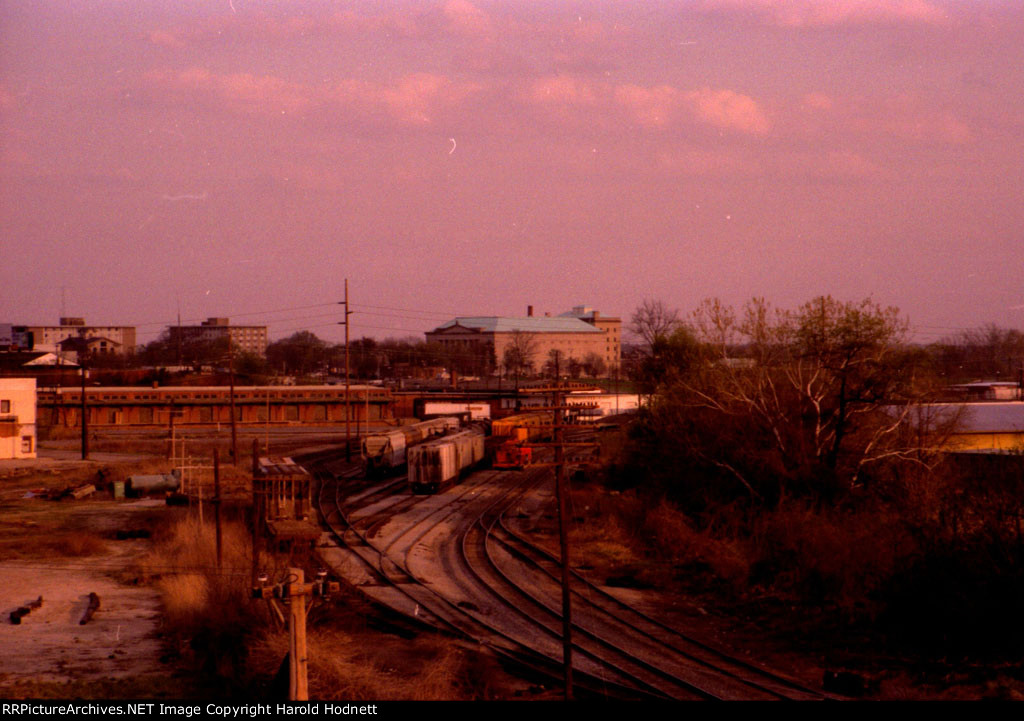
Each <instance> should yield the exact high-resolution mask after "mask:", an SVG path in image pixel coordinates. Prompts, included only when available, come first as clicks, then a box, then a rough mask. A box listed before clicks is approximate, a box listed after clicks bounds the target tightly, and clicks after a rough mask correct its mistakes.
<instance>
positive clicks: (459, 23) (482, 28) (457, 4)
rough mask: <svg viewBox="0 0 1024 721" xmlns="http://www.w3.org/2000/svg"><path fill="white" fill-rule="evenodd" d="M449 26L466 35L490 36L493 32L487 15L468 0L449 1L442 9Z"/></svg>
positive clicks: (454, 30)
mask: <svg viewBox="0 0 1024 721" xmlns="http://www.w3.org/2000/svg"><path fill="white" fill-rule="evenodd" d="M441 12H442V13H443V15H444V18H445V20H446V21H447V26H448V28H449V29H450V30H452V31H453V32H456V33H459V34H464V35H489V34H490V33H491V32H492V31H493V30H494V28H493V26H492V24H491V19H490V17H488V15H487V13H485V12H484V11H482V10H480V8H478V7H476V6H475V5H473V3H471V2H467V0H448V2H446V3H445V4H444V6H443V7H442V8H441Z"/></svg>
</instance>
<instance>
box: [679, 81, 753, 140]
mask: <svg viewBox="0 0 1024 721" xmlns="http://www.w3.org/2000/svg"><path fill="white" fill-rule="evenodd" d="M686 99H687V100H688V101H689V103H690V104H691V106H692V107H693V109H694V111H695V112H696V114H697V116H698V117H699V118H701V119H702V120H704V121H706V122H708V123H710V124H712V125H715V126H717V127H720V128H727V129H730V130H739V131H742V132H745V133H753V134H755V135H764V134H766V133H767V132H768V131H769V130H770V129H771V123H770V122H769V121H768V118H767V116H766V115H765V112H764V110H763V109H762V108H761V106H760V105H759V104H758V103H757V101H756V100H754V99H753V98H751V97H749V96H747V95H742V94H740V93H737V92H734V91H732V90H713V89H711V88H704V89H702V90H697V91H695V92H691V93H687V95H686Z"/></svg>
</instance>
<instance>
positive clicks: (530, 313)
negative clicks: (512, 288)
mask: <svg viewBox="0 0 1024 721" xmlns="http://www.w3.org/2000/svg"><path fill="white" fill-rule="evenodd" d="M526 317H527V318H532V317H533V306H532V305H528V306H526Z"/></svg>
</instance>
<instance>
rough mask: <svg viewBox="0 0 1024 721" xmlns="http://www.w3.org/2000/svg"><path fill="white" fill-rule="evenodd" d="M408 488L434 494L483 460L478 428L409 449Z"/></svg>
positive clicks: (414, 491)
mask: <svg viewBox="0 0 1024 721" xmlns="http://www.w3.org/2000/svg"><path fill="white" fill-rule="evenodd" d="M407 455H408V459H409V487H410V488H411V489H412V492H413V493H437V492H438V491H439V490H441V488H443V487H444V486H445V485H447V484H449V483H456V482H458V480H459V479H460V478H461V477H462V476H463V474H465V473H467V472H468V471H469V470H470V469H472V468H473V467H475V466H476V465H478V464H479V463H481V462H482V461H483V460H484V432H483V429H482V428H479V427H474V428H468V429H466V430H464V431H462V432H460V433H456V434H454V435H451V436H447V437H445V438H438V439H436V440H433V441H427V442H426V443H422V444H420V445H418V446H416V447H415V448H411V449H409V452H408V454H407Z"/></svg>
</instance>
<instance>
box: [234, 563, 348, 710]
mask: <svg viewBox="0 0 1024 721" xmlns="http://www.w3.org/2000/svg"><path fill="white" fill-rule="evenodd" d="M326 578H327V571H320V572H319V573H318V574H317V580H316V581H314V582H313V583H306V575H305V572H304V571H303V570H302V569H301V568H289V569H288V580H287V581H285V582H284V583H279V584H277V585H275V586H267V585H265V584H264V583H261V584H260V585H259V586H255V585H254V586H253V589H252V592H253V598H265V599H267V600H269V601H270V603H271V604H275V611H277V612H278V613H280V611H279V609H277V608H276V604H278V603H280V604H283V605H284V606H286V607H287V608H288V700H289V701H308V700H309V675H308V672H307V668H308V656H307V652H306V612H307V611H308V610H309V607H310V606H311V605H312V602H313V599H314V598H315V597H320V598H323V599H324V600H327V599H328V598H330V594H331V593H337V592H338V590H339V589H340V585H339V584H338V583H337V582H336V581H327V580H326ZM260 580H261V581H262V580H263V579H260Z"/></svg>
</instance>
